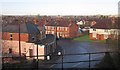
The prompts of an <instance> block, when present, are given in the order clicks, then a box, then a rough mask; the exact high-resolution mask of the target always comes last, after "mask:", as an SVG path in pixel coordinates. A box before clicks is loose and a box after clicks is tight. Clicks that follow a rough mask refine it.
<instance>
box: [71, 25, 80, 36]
mask: <svg viewBox="0 0 120 70" xmlns="http://www.w3.org/2000/svg"><path fill="white" fill-rule="evenodd" d="M77 34H78V26H77V25H76V24H71V25H70V26H69V35H70V38H73V37H76V36H77Z"/></svg>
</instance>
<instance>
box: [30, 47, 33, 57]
mask: <svg viewBox="0 0 120 70" xmlns="http://www.w3.org/2000/svg"><path fill="white" fill-rule="evenodd" d="M29 55H30V58H32V56H33V49H29Z"/></svg>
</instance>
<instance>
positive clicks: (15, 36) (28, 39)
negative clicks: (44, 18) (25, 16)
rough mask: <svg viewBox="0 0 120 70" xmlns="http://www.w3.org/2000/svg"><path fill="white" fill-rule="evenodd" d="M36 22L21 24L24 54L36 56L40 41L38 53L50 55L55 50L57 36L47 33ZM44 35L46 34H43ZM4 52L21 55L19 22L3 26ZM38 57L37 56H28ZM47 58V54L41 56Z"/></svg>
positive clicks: (21, 40) (21, 44)
mask: <svg viewBox="0 0 120 70" xmlns="http://www.w3.org/2000/svg"><path fill="white" fill-rule="evenodd" d="M44 33H45V32H44V30H42V29H41V31H40V30H39V29H38V28H37V26H36V25H35V24H34V23H31V22H27V23H21V24H20V46H21V55H22V56H36V55H37V50H36V49H37V44H36V42H37V43H38V55H48V54H50V53H53V52H54V51H55V48H56V45H55V40H54V39H55V37H54V36H53V35H45V34H44ZM43 35H44V36H43ZM51 49H52V50H51ZM2 54H3V56H6V54H9V55H11V56H19V29H18V24H17V22H15V23H12V24H8V25H6V26H4V27H2ZM26 58H27V59H36V57H26ZM39 59H45V56H43V57H39Z"/></svg>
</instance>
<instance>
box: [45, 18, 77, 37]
mask: <svg viewBox="0 0 120 70" xmlns="http://www.w3.org/2000/svg"><path fill="white" fill-rule="evenodd" d="M45 28H46V34H54V35H57V37H58V38H60V37H62V38H74V37H77V36H79V34H78V25H77V24H76V22H75V21H74V20H69V19H67V18H62V19H59V20H53V19H51V20H50V21H48V22H46V24H45Z"/></svg>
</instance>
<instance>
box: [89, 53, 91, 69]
mask: <svg viewBox="0 0 120 70" xmlns="http://www.w3.org/2000/svg"><path fill="white" fill-rule="evenodd" d="M90 56H91V54H90V53H89V69H90Z"/></svg>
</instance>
